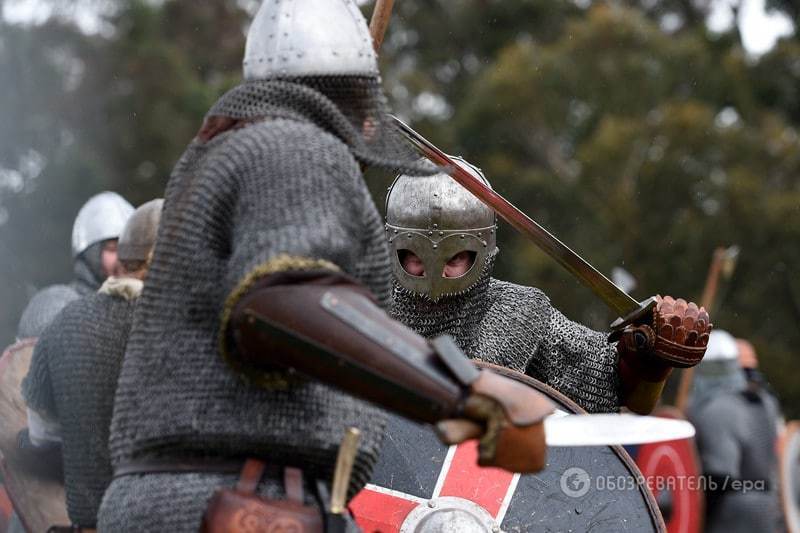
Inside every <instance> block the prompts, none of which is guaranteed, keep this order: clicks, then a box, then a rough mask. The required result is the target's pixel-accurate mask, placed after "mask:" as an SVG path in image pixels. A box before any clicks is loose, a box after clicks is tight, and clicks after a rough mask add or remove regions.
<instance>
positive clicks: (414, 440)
mask: <svg viewBox="0 0 800 533" xmlns="http://www.w3.org/2000/svg"><path fill="white" fill-rule="evenodd" d="M478 364H479V365H480V366H482V367H486V368H491V369H492V370H494V371H496V372H498V373H501V374H502V375H505V376H507V377H510V378H512V379H516V380H517V381H520V382H522V383H524V384H526V385H528V386H531V387H533V388H535V389H536V390H538V391H539V392H542V393H543V394H545V395H546V396H548V397H549V398H550V399H551V400H553V401H554V402H555V404H556V406H557V408H559V409H561V410H563V411H566V412H569V413H579V412H584V411H583V410H582V409H581V408H580V407H578V406H577V405H576V404H575V403H574V402H572V401H571V400H569V399H568V398H567V397H565V396H564V395H562V394H560V393H559V392H557V391H555V390H554V389H552V388H550V387H548V386H546V385H543V384H542V383H540V382H538V381H536V380H534V379H532V378H530V377H528V376H526V375H524V374H521V373H519V372H515V371H513V370H509V369H505V368H501V367H496V366H494V365H489V364H486V363H478ZM477 454H478V451H477V444H476V441H469V442H466V443H463V444H461V445H458V446H451V447H447V446H445V445H443V444H441V443H440V442H439V440H438V439H437V438H436V436H435V435H434V433H433V431H431V429H430V428H429V427H427V426H422V425H418V424H415V423H412V422H408V421H406V420H404V419H402V418H400V417H396V416H392V417H390V419H389V423H388V425H387V428H386V436H385V438H384V447H383V452H382V453H381V456H380V458H379V459H378V463H377V465H376V467H375V470H374V472H373V475H372V480H371V483H369V484H368V485H367V486H366V487H365V489H364V490H362V491H361V492H360V493H359V494H358V495H357V496H356V497H355V498H354V499H353V501H352V502H351V504H350V509H351V511H352V513H353V515H354V518H355V520H356V522H357V523H358V525H359V526H360V527H361V528H362V529H363V530H364V531H365V532H367V533H370V532H376V531H381V532H383V533H391V532H404V533H412V532H413V533H433V532H444V531H448V532H449V531H458V532H464V533H473V532H492V533H494V532H498V531H531V532H533V531H594V532H606V531H607V532H618V531H637V532H639V531H663V530H664V523H663V521H662V519H661V515H660V513H659V512H658V508H657V505H656V502H655V499H654V498H653V497H652V494H651V493H650V491H649V490H648V489H647V487H646V486H645V485H643V484H642V483H641V482H640V481H641V474H640V472H639V470H638V469H637V468H636V465H635V464H634V463H633V461H632V460H631V458H630V456H628V454H627V453H626V452H625V451H624V450H623V449H622V448H621V447H619V446H588V447H570V448H566V447H550V448H548V451H547V454H548V455H547V465H546V467H545V469H544V470H543V471H541V472H538V473H536V474H530V475H519V474H513V473H510V472H506V471H505V470H501V469H498V468H481V467H479V466H478V465H477Z"/></svg>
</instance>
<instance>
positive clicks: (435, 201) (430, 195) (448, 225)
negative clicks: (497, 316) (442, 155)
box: [386, 157, 497, 301]
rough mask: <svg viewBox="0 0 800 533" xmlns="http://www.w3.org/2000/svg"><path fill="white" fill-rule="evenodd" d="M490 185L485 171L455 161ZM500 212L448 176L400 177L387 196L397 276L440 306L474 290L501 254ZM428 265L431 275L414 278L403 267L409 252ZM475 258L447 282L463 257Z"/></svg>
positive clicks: (428, 272) (392, 249) (414, 290)
mask: <svg viewBox="0 0 800 533" xmlns="http://www.w3.org/2000/svg"><path fill="white" fill-rule="evenodd" d="M453 159H454V160H455V161H456V162H457V163H458V164H460V165H461V166H462V167H463V168H464V169H466V170H467V171H468V172H470V173H472V174H473V175H474V176H476V177H478V178H480V179H481V180H482V181H483V182H484V183H486V184H487V185H489V182H488V181H487V180H486V177H485V176H484V175H483V173H482V172H481V171H480V169H479V168H477V167H475V166H473V165H471V164H469V163H467V162H466V161H464V160H463V159H462V158H460V157H455V158H453ZM496 230H497V225H496V217H495V214H494V211H492V209H491V208H489V207H487V206H486V205H485V204H484V203H483V202H481V201H480V200H479V199H477V198H476V197H475V196H473V195H472V193H470V192H469V191H467V190H466V189H465V188H464V187H462V186H461V185H459V184H458V183H457V182H456V181H455V180H453V179H452V178H451V177H450V176H448V175H447V174H443V173H442V174H435V175H433V176H423V177H416V176H407V175H402V174H401V175H400V176H398V177H397V178H396V179H395V180H394V183H393V184H392V186H391V187H390V188H389V193H388V194H387V196H386V235H387V238H388V240H389V246H390V249H391V251H390V253H391V257H392V271H393V273H394V276H395V279H397V282H398V283H399V284H400V285H401V286H402V287H405V288H406V289H408V290H410V291H412V292H414V293H417V294H420V295H425V296H428V297H429V298H430V299H431V300H434V301H436V300H438V299H440V298H441V297H443V296H448V295H455V294H460V293H463V292H464V291H467V290H469V289H470V288H471V287H472V286H473V285H475V283H477V282H478V280H480V278H481V274H482V273H483V270H484V265H486V261H487V259H488V258H490V257H492V256H493V255H494V254H495V253H496V252H497V235H496ZM406 251H407V252H411V253H413V254H415V255H416V256H417V257H419V259H420V260H421V261H422V264H423V265H424V267H425V273H424V275H422V276H414V275H412V274H410V273H408V272H407V271H406V270H405V268H403V265H402V257H401V256H402V255H403V254H404V252H406ZM464 251H466V252H471V255H472V256H473V262H472V265H471V267H470V268H469V270H468V271H467V272H466V273H465V274H464V275H462V276H460V277H455V278H447V277H444V267H445V265H446V264H447V262H448V261H449V260H450V259H451V258H452V257H454V256H456V255H457V254H459V253H461V252H464Z"/></svg>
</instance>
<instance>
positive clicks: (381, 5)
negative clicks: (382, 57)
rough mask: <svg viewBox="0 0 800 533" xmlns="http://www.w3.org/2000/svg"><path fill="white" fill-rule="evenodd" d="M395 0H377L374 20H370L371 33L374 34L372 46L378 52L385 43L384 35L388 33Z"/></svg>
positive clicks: (373, 14)
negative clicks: (387, 29)
mask: <svg viewBox="0 0 800 533" xmlns="http://www.w3.org/2000/svg"><path fill="white" fill-rule="evenodd" d="M393 7H394V0H376V2H375V10H374V11H373V12H372V20H370V22H369V33H370V35H372V46H373V48H375V53H376V54H377V53H378V52H379V51H380V49H381V45H382V44H383V37H384V35H386V28H388V27H389V19H390V18H392V8H393Z"/></svg>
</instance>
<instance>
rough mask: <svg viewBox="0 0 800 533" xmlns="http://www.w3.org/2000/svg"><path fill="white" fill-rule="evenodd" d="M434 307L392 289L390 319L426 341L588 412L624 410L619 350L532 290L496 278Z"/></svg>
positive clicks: (486, 269) (487, 267)
mask: <svg viewBox="0 0 800 533" xmlns="http://www.w3.org/2000/svg"><path fill="white" fill-rule="evenodd" d="M494 259H495V256H491V257H489V258H488V259H487V261H486V265H485V266H484V272H483V275H482V277H481V279H480V280H479V281H478V282H477V283H476V284H475V285H474V286H473V287H471V288H470V289H469V290H466V291H464V292H463V293H460V294H457V295H451V296H447V297H444V298H442V299H440V300H438V301H437V302H434V301H431V300H430V299H429V298H427V297H426V296H422V295H418V294H416V293H414V292H412V291H410V290H408V289H406V288H404V287H402V286H400V285H399V284H398V283H396V282H395V283H394V289H393V293H392V305H391V313H390V314H391V315H392V317H393V318H395V319H396V320H399V321H401V322H403V323H404V324H405V325H407V326H409V327H410V328H411V329H413V330H414V331H416V332H417V333H419V334H420V335H422V336H424V337H428V338H430V337H435V336H437V335H443V334H449V335H451V336H453V337H454V338H455V340H456V343H457V344H458V346H459V347H460V348H461V349H462V350H463V351H464V353H466V354H467V355H468V356H469V357H474V358H476V359H481V360H483V361H487V362H489V363H494V364H497V365H501V366H505V367H508V368H511V369H513V370H516V371H518V372H523V373H525V374H528V375H529V376H531V377H534V378H536V379H538V380H540V381H542V382H544V383H546V384H548V385H550V386H552V387H553V388H555V389H557V390H558V391H560V392H562V393H564V394H566V395H567V396H569V397H570V398H571V399H572V400H574V401H575V402H577V403H578V404H579V405H580V406H581V407H583V408H584V409H586V410H587V411H589V412H613V411H617V410H618V409H619V396H618V389H619V382H618V381H619V378H618V375H617V349H616V347H615V346H613V345H610V344H609V343H608V342H607V340H606V338H607V335H606V334H604V333H600V332H597V331H592V330H591V329H589V328H587V327H585V326H582V325H580V324H577V323H575V322H572V321H571V320H569V319H568V318H566V317H565V316H564V315H563V314H561V313H560V312H559V311H558V310H557V309H555V308H554V307H553V306H552V305H551V304H550V300H549V299H548V298H547V296H546V295H545V294H544V293H543V292H542V291H540V290H539V289H536V288H534V287H523V286H521V285H515V284H513V283H508V282H505V281H500V280H497V279H494V278H492V277H491V270H492V267H493V264H494Z"/></svg>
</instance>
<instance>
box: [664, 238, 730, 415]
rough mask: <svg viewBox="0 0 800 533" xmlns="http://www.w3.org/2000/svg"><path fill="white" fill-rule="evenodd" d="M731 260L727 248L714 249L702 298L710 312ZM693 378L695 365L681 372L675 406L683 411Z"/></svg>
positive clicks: (702, 302)
mask: <svg viewBox="0 0 800 533" xmlns="http://www.w3.org/2000/svg"><path fill="white" fill-rule="evenodd" d="M729 260H730V259H729V257H728V250H727V249H725V248H721V247H720V248H717V249H716V250H714V255H713V256H712V259H711V265H710V266H709V267H708V277H707V278H706V286H705V288H704V289H703V296H702V298H701V299H700V305H701V306H703V307H705V308H706V311H708V312H709V314H710V313H711V312H712V309H713V307H714V302H715V300H716V298H717V291H718V290H719V282H720V278H721V277H723V276H724V275H725V274H724V270H725V262H726V261H729ZM693 379H694V367H692V368H687V369H685V370H683V371H682V372H681V377H680V381H679V382H678V393H677V395H676V396H675V407H677V408H678V409H679V410H680V411H681V412H682V413H685V412H686V407H687V404H688V403H689V393H690V392H691V389H692V380H693Z"/></svg>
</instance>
